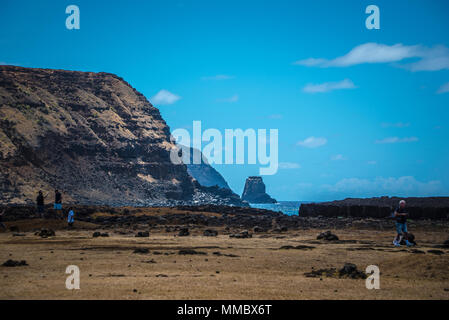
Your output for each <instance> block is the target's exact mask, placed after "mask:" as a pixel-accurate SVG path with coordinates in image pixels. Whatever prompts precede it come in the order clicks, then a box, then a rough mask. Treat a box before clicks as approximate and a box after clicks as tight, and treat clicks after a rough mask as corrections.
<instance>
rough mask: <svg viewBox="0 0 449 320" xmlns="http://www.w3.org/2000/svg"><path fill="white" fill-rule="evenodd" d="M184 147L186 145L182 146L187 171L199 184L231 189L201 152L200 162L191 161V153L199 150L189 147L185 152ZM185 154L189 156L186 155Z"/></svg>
mask: <svg viewBox="0 0 449 320" xmlns="http://www.w3.org/2000/svg"><path fill="white" fill-rule="evenodd" d="M186 149H187V148H186V147H183V148H182V151H183V161H184V163H185V164H186V166H187V172H188V173H189V174H190V175H191V176H192V177H193V178H194V179H195V180H196V181H198V183H199V184H200V185H202V186H205V187H214V186H217V187H219V188H222V189H229V190H230V189H231V188H229V185H228V183H227V182H226V180H225V179H224V178H223V176H222V175H221V174H220V173H219V172H218V171H217V170H215V169H214V167H212V166H211V165H210V164H209V163H208V161H207V158H206V157H205V156H204V155H203V154H202V155H201V159H202V160H201V163H199V164H195V163H194V162H193V154H194V152H195V151H196V152H200V151H199V150H195V149H193V148H190V150H189V152H188V153H187V152H185V151H186ZM187 155H189V156H188V157H187Z"/></svg>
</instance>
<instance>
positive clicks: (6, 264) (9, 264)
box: [3, 260, 28, 267]
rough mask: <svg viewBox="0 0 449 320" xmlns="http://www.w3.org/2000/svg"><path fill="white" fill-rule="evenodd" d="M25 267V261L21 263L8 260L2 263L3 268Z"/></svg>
mask: <svg viewBox="0 0 449 320" xmlns="http://www.w3.org/2000/svg"><path fill="white" fill-rule="evenodd" d="M27 265H28V263H27V262H26V261H25V260H22V261H15V260H8V261H6V262H5V263H3V266H4V267H22V266H27Z"/></svg>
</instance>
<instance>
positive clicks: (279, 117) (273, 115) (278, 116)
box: [268, 114, 282, 120]
mask: <svg viewBox="0 0 449 320" xmlns="http://www.w3.org/2000/svg"><path fill="white" fill-rule="evenodd" d="M268 119H272V120H276V119H277V120H278V119H282V114H270V115H269V116H268Z"/></svg>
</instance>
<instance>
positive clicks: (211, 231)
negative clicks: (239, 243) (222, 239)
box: [203, 229, 218, 237]
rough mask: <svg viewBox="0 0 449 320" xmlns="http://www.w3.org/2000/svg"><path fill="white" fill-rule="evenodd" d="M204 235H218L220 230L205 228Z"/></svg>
mask: <svg viewBox="0 0 449 320" xmlns="http://www.w3.org/2000/svg"><path fill="white" fill-rule="evenodd" d="M203 236H205V237H216V236H218V231H217V230H212V229H206V230H204V233H203Z"/></svg>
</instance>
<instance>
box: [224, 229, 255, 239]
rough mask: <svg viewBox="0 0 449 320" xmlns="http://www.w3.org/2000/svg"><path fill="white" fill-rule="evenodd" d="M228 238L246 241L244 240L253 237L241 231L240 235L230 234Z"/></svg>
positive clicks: (246, 231)
mask: <svg viewBox="0 0 449 320" xmlns="http://www.w3.org/2000/svg"><path fill="white" fill-rule="evenodd" d="M229 237H230V238H236V239H246V238H252V237H253V235H252V234H250V233H249V232H248V230H245V231H242V232H240V233H235V234H230V235H229Z"/></svg>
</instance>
